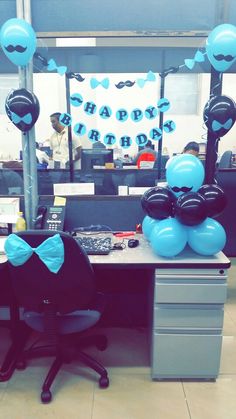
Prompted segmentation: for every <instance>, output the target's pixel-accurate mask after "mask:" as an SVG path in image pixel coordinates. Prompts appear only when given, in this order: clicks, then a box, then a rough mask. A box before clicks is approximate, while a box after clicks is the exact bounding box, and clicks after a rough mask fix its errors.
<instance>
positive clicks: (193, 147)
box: [182, 141, 199, 157]
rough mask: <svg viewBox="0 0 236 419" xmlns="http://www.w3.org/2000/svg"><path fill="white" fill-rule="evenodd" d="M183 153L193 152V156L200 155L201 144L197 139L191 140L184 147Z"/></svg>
mask: <svg viewBox="0 0 236 419" xmlns="http://www.w3.org/2000/svg"><path fill="white" fill-rule="evenodd" d="M182 154H192V155H193V156H196V157H198V155H199V144H198V143H197V142H196V141H190V142H189V143H188V144H186V146H185V147H184V149H183V151H182Z"/></svg>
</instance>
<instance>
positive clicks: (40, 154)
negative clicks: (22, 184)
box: [35, 142, 49, 167]
mask: <svg viewBox="0 0 236 419" xmlns="http://www.w3.org/2000/svg"><path fill="white" fill-rule="evenodd" d="M35 147H36V158H37V163H38V164H40V165H41V166H44V167H45V166H47V165H48V163H49V156H48V155H47V153H45V151H42V150H40V148H39V143H37V142H35Z"/></svg>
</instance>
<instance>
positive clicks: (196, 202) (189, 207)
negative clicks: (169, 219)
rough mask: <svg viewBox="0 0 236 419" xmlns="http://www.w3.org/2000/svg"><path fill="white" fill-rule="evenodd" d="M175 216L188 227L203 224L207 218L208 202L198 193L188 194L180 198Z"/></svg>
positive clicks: (175, 209)
mask: <svg viewBox="0 0 236 419" xmlns="http://www.w3.org/2000/svg"><path fill="white" fill-rule="evenodd" d="M174 214H175V217H176V218H177V220H178V221H179V222H180V223H182V224H185V225H187V226H194V225H197V224H200V223H202V222H203V221H204V220H205V219H206V218H207V206H206V201H205V199H204V198H203V196H202V195H200V193H198V192H187V193H184V194H182V195H181V196H179V197H178V199H177V201H176V203H175V206H174Z"/></svg>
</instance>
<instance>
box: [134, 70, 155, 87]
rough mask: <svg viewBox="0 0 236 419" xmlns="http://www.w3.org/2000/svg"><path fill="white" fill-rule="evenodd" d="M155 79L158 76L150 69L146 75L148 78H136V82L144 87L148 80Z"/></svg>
mask: <svg viewBox="0 0 236 419" xmlns="http://www.w3.org/2000/svg"><path fill="white" fill-rule="evenodd" d="M155 80H156V76H155V74H154V73H153V72H152V71H151V70H150V71H149V72H148V73H147V77H146V79H137V80H136V83H137V85H138V86H139V87H143V86H144V85H145V83H146V82H147V81H155Z"/></svg>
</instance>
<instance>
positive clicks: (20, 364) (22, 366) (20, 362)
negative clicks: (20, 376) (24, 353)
mask: <svg viewBox="0 0 236 419" xmlns="http://www.w3.org/2000/svg"><path fill="white" fill-rule="evenodd" d="M16 368H17V369H18V370H25V369H26V361H25V360H23V359H20V360H18V361H17V362H16Z"/></svg>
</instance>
